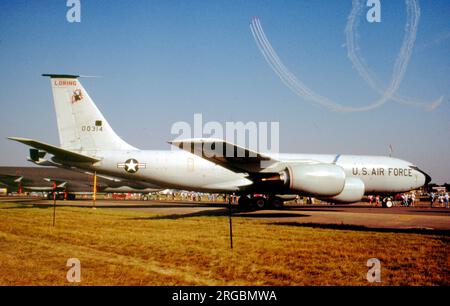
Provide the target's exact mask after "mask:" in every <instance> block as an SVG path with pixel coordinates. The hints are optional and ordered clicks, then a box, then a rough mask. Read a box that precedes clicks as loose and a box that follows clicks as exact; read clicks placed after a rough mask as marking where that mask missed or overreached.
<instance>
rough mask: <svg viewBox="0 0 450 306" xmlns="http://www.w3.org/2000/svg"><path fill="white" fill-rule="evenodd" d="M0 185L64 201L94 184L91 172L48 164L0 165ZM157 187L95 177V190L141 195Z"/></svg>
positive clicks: (15, 190)
mask: <svg viewBox="0 0 450 306" xmlns="http://www.w3.org/2000/svg"><path fill="white" fill-rule="evenodd" d="M0 184H1V185H3V186H5V187H7V189H8V190H9V191H10V192H11V191H12V192H19V193H22V192H44V193H46V194H48V197H49V198H53V192H56V193H57V196H58V197H59V198H63V197H65V198H66V199H67V200H75V198H76V195H79V194H91V193H92V192H93V186H94V182H93V176H92V174H89V173H84V172H76V171H73V170H67V169H63V168H48V167H0ZM127 184H128V185H127ZM160 190H162V189H161V188H157V187H156V186H153V188H149V187H148V185H147V184H145V185H143V184H140V183H139V182H123V181H118V180H113V179H110V178H107V177H101V176H100V177H98V178H97V191H98V192H105V193H122V192H126V193H128V192H132V193H141V194H145V193H150V192H156V191H160Z"/></svg>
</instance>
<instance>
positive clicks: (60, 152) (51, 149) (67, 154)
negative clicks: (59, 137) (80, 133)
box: [8, 137, 100, 163]
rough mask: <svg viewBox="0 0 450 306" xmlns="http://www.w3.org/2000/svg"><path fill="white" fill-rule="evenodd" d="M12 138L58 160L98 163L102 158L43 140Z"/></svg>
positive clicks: (11, 138)
mask: <svg viewBox="0 0 450 306" xmlns="http://www.w3.org/2000/svg"><path fill="white" fill-rule="evenodd" d="M8 139H10V140H14V141H17V142H20V143H23V144H25V145H27V146H30V147H32V148H35V149H38V150H42V151H45V152H47V153H49V154H52V155H54V156H55V157H56V159H58V160H63V161H68V162H76V163H96V162H98V161H100V159H97V158H94V157H91V156H87V155H84V154H81V153H77V152H73V151H69V150H65V149H61V148H58V147H55V146H52V145H49V144H46V143H43V142H39V141H36V140H32V139H27V138H18V137H8Z"/></svg>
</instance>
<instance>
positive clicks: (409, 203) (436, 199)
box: [368, 192, 450, 208]
mask: <svg viewBox="0 0 450 306" xmlns="http://www.w3.org/2000/svg"><path fill="white" fill-rule="evenodd" d="M368 200H369V203H370V205H374V206H381V205H382V202H381V201H382V198H381V197H380V196H379V195H377V196H373V195H369V196H368ZM394 201H395V202H396V203H398V204H397V205H400V206H404V207H413V206H415V205H416V204H417V203H418V202H419V199H418V198H417V196H416V194H415V193H414V192H411V193H402V194H398V195H397V196H395V198H394ZM449 202H450V196H449V193H448V192H439V193H435V192H431V193H430V205H431V207H436V206H438V205H439V206H442V205H444V206H445V207H446V208H449Z"/></svg>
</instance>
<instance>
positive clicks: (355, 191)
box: [320, 177, 365, 203]
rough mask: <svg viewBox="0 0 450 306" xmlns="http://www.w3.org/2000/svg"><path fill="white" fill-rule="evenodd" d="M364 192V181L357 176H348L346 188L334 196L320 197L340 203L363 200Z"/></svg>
mask: <svg viewBox="0 0 450 306" xmlns="http://www.w3.org/2000/svg"><path fill="white" fill-rule="evenodd" d="M364 193H365V186H364V182H363V181H362V180H361V179H359V178H357V177H348V178H347V179H346V180H345V186H344V190H342V192H341V193H339V194H338V195H336V196H333V197H327V198H322V197H321V198H320V199H321V200H325V201H331V202H338V203H354V202H359V201H361V199H362V197H363V196H364Z"/></svg>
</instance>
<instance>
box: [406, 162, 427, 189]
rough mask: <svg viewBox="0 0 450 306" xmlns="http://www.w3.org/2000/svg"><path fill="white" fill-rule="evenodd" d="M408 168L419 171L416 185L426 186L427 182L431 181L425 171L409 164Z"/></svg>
mask: <svg viewBox="0 0 450 306" xmlns="http://www.w3.org/2000/svg"><path fill="white" fill-rule="evenodd" d="M410 168H412V169H413V170H416V171H417V172H419V176H418V178H417V183H418V184H417V185H418V186H417V187H422V186H428V184H429V183H430V182H431V176H429V175H428V174H427V173H426V172H424V171H422V170H420V169H419V168H418V167H415V166H410Z"/></svg>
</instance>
